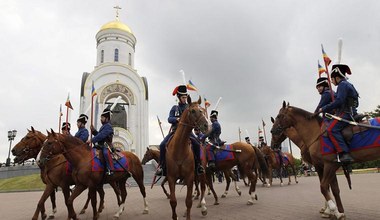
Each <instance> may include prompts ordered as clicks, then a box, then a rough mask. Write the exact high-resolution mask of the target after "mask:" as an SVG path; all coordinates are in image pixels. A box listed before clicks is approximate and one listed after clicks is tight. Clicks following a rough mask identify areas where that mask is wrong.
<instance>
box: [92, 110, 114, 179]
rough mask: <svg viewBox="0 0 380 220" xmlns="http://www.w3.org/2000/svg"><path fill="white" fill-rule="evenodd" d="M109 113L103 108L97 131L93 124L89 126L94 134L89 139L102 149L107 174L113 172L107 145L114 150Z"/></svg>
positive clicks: (109, 111) (109, 174)
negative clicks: (100, 124) (100, 125)
mask: <svg viewBox="0 0 380 220" xmlns="http://www.w3.org/2000/svg"><path fill="white" fill-rule="evenodd" d="M111 113H112V112H111V110H110V109H109V108H106V109H104V110H103V113H102V114H101V116H100V122H101V123H102V127H100V129H99V131H97V130H96V129H95V128H94V127H93V125H91V126H90V129H91V132H92V134H93V135H95V136H94V137H93V138H92V139H91V142H92V143H94V144H95V146H96V147H100V148H101V149H102V151H103V157H104V161H105V164H106V167H107V172H106V174H107V175H108V176H111V175H112V174H113V162H112V158H111V155H110V152H109V150H108V147H110V149H111V150H112V151H114V150H113V147H112V138H113V128H112V125H111V123H110V120H111ZM87 143H90V141H88V142H87Z"/></svg>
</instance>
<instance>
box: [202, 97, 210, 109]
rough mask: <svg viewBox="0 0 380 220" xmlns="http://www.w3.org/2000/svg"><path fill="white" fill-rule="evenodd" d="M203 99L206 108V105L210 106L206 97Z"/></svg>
mask: <svg viewBox="0 0 380 220" xmlns="http://www.w3.org/2000/svg"><path fill="white" fill-rule="evenodd" d="M204 100H205V106H206V108H208V107H210V105H211V104H210V102H209V101H208V100H207V99H206V98H204Z"/></svg>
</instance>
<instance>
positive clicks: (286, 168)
mask: <svg viewBox="0 0 380 220" xmlns="http://www.w3.org/2000/svg"><path fill="white" fill-rule="evenodd" d="M284 170H288V167H287V166H286V167H284ZM288 178H289V182H288V185H291V184H292V180H291V179H290V175H289V172H288Z"/></svg>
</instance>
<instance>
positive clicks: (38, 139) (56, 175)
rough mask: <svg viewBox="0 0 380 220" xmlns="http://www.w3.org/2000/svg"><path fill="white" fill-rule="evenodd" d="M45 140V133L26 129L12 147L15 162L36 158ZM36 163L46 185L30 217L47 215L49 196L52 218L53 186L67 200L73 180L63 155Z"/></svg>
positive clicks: (35, 217)
mask: <svg viewBox="0 0 380 220" xmlns="http://www.w3.org/2000/svg"><path fill="white" fill-rule="evenodd" d="M45 140H46V135H44V134H42V133H41V132H39V131H36V130H34V128H33V127H31V130H28V133H27V134H26V135H25V137H23V138H22V139H21V141H20V142H19V143H17V144H16V145H15V146H14V147H13V148H12V154H13V155H14V156H15V159H14V161H15V163H19V164H20V163H23V162H24V161H26V160H28V159H30V158H34V159H37V155H38V153H39V152H40V150H41V148H42V144H43V142H44V141H45ZM37 164H38V166H39V167H40V169H41V180H42V182H43V183H44V184H46V187H45V190H44V193H43V194H42V196H41V198H40V200H39V202H38V205H37V208H36V211H35V212H34V215H33V217H32V219H34V220H37V219H38V215H39V213H40V212H41V218H42V219H45V218H46V217H47V216H46V213H45V205H44V204H45V201H46V199H47V198H48V197H49V196H50V199H51V202H52V204H53V213H52V214H51V215H50V216H49V218H54V213H55V212H56V204H55V188H57V187H58V186H60V187H61V188H62V192H63V195H64V198H65V201H67V199H68V198H69V196H70V188H69V186H70V185H73V184H74V181H73V179H72V178H70V177H69V176H67V174H66V159H65V158H64V157H63V155H61V156H57V157H56V158H54V159H53V160H51V161H49V163H46V164H45V165H41V164H40V163H37ZM52 179H55V180H57V181H54V182H53V181H51V180H52ZM100 211H101V210H100Z"/></svg>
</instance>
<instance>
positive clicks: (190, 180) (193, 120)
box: [166, 96, 210, 220]
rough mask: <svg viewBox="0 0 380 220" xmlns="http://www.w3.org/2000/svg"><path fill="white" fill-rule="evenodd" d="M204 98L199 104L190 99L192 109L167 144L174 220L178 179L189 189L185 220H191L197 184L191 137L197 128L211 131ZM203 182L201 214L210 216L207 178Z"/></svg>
mask: <svg viewBox="0 0 380 220" xmlns="http://www.w3.org/2000/svg"><path fill="white" fill-rule="evenodd" d="M201 101H202V100H201V97H199V99H198V101H197V102H191V98H190V96H188V97H187V103H189V106H188V107H187V108H186V109H185V110H184V111H183V113H182V115H181V117H180V120H179V122H178V127H177V129H176V131H175V133H174V135H173V137H172V138H171V139H170V140H169V142H168V144H167V150H166V167H167V176H166V177H167V178H168V182H169V189H170V205H171V208H172V219H173V220H177V213H176V207H177V198H176V195H175V186H176V181H177V179H183V182H184V184H185V185H186V186H187V194H186V207H187V209H186V219H187V220H190V219H191V218H190V211H191V206H192V205H193V201H192V193H193V184H194V175H195V173H194V169H195V163H194V155H193V151H192V150H191V143H190V134H191V132H192V130H193V128H194V127H199V128H200V130H201V131H202V132H204V133H205V132H208V130H209V129H210V123H209V120H208V119H207V117H206V111H205V110H204V109H203V108H202V107H201V106H200V104H201ZM199 180H200V182H201V200H200V202H201V205H202V208H201V211H202V215H207V208H206V201H205V199H204V192H205V189H206V184H205V182H206V178H205V175H199Z"/></svg>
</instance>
